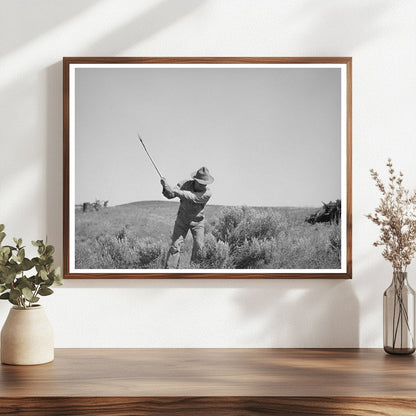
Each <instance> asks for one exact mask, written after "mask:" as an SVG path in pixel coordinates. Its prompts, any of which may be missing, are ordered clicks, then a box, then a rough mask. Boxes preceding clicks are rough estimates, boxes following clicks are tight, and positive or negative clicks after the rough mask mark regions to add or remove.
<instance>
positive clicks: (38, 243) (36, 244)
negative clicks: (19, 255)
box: [32, 240, 43, 247]
mask: <svg viewBox="0 0 416 416" xmlns="http://www.w3.org/2000/svg"><path fill="white" fill-rule="evenodd" d="M32 244H33V245H34V246H35V247H39V246H42V245H43V241H42V240H36V241H32Z"/></svg>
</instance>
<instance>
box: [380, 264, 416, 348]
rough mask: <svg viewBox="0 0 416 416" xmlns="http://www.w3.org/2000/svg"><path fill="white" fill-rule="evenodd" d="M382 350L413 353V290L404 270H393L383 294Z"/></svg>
mask: <svg viewBox="0 0 416 416" xmlns="http://www.w3.org/2000/svg"><path fill="white" fill-rule="evenodd" d="M383 324H384V325H383V326H384V351H386V352H388V353H389V354H413V353H414V351H415V291H414V290H413V289H412V288H411V287H410V286H409V283H408V282H407V273H406V272H393V280H392V282H391V285H390V286H389V287H388V288H387V289H386V291H385V292H384V296H383Z"/></svg>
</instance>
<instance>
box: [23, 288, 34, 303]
mask: <svg viewBox="0 0 416 416" xmlns="http://www.w3.org/2000/svg"><path fill="white" fill-rule="evenodd" d="M22 292H23V296H24V297H25V298H26V299H27V300H28V301H29V302H32V301H31V299H33V292H32V291H31V290H30V289H29V288H28V287H24V288H23V289H22Z"/></svg>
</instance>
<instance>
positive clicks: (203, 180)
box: [191, 166, 214, 185]
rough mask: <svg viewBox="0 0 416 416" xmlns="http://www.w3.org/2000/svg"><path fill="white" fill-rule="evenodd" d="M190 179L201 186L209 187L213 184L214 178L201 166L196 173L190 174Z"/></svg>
mask: <svg viewBox="0 0 416 416" xmlns="http://www.w3.org/2000/svg"><path fill="white" fill-rule="evenodd" d="M191 178H192V179H194V180H196V181H197V182H198V183H200V184H201V185H209V184H210V183H212V182H214V178H213V177H212V176H211V175H210V173H209V170H208V168H206V167H205V166H202V168H200V169H198V170H197V171H196V172H192V173H191Z"/></svg>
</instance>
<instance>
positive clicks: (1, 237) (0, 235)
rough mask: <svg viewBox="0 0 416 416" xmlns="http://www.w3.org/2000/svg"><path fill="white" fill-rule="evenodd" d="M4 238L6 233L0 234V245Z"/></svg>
mask: <svg viewBox="0 0 416 416" xmlns="http://www.w3.org/2000/svg"><path fill="white" fill-rule="evenodd" d="M5 237H6V233H3V232H0V244H1V242H2V241H3V240H4V238H5Z"/></svg>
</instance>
